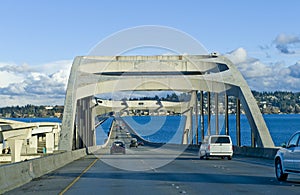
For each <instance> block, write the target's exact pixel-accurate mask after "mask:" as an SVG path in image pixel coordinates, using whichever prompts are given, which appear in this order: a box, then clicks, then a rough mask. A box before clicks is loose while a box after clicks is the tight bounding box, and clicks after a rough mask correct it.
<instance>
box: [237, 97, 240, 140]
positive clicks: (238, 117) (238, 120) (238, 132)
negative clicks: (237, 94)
mask: <svg viewBox="0 0 300 195" xmlns="http://www.w3.org/2000/svg"><path fill="white" fill-rule="evenodd" d="M236 145H237V146H241V102H240V99H238V98H237V99H236Z"/></svg>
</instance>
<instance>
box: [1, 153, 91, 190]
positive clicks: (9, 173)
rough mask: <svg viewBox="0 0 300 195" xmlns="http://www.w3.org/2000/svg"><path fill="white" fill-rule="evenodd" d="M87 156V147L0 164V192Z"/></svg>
mask: <svg viewBox="0 0 300 195" xmlns="http://www.w3.org/2000/svg"><path fill="white" fill-rule="evenodd" d="M84 156H86V149H85V148H84V149H80V150H74V151H71V152H63V153H59V154H54V155H50V156H46V157H42V158H38V159H32V160H28V161H23V162H18V163H13V164H7V165H2V166H0V194H2V193H4V192H6V191H9V190H12V189H14V188H16V187H19V186H21V185H24V184H25V183H27V182H30V181H31V180H32V179H34V178H38V177H41V176H42V175H45V174H47V173H49V172H51V171H54V170H56V169H58V168H60V167H63V166H65V165H66V164H68V163H70V162H72V161H74V160H77V159H79V158H82V157H84Z"/></svg>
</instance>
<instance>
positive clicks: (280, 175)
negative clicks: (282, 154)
mask: <svg viewBox="0 0 300 195" xmlns="http://www.w3.org/2000/svg"><path fill="white" fill-rule="evenodd" d="M275 173H276V178H277V180H278V181H286V180H287V177H288V174H287V173H283V170H282V165H281V160H280V159H279V158H278V159H276V161H275Z"/></svg>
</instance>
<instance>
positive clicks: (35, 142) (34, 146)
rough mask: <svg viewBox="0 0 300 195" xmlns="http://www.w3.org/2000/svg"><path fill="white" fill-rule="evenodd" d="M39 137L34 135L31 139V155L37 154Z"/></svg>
mask: <svg viewBox="0 0 300 195" xmlns="http://www.w3.org/2000/svg"><path fill="white" fill-rule="evenodd" d="M37 148H38V136H37V135H34V136H32V137H31V138H30V139H29V153H34V154H35V153H37Z"/></svg>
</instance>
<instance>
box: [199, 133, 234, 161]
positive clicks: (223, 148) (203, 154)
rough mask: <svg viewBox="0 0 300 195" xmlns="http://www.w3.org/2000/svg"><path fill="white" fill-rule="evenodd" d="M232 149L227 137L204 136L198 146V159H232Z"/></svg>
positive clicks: (229, 139)
mask: <svg viewBox="0 0 300 195" xmlns="http://www.w3.org/2000/svg"><path fill="white" fill-rule="evenodd" d="M232 155H233V147H232V141H231V138H230V136H229V135H211V136H205V137H204V140H203V143H201V145H200V149H199V157H200V159H204V158H205V159H208V158H209V157H221V158H225V157H227V159H228V160H231V159H232Z"/></svg>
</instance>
